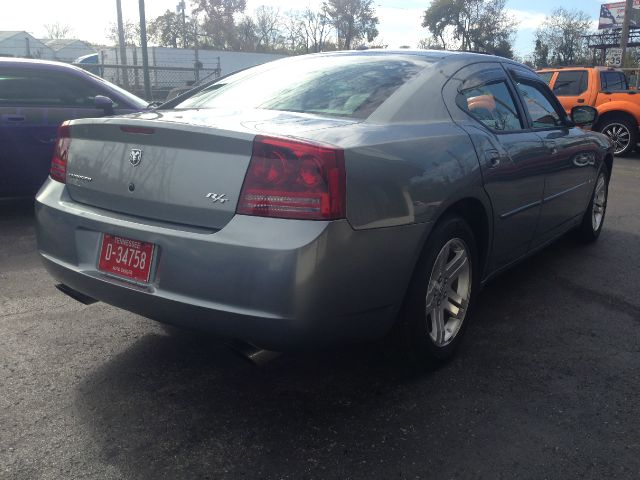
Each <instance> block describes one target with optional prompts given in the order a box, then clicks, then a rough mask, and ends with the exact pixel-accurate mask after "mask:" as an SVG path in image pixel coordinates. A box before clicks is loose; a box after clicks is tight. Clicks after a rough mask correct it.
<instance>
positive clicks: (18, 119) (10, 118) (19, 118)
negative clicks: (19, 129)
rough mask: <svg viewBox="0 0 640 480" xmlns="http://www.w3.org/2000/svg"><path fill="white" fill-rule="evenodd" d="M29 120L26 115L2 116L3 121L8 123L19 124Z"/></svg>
mask: <svg viewBox="0 0 640 480" xmlns="http://www.w3.org/2000/svg"><path fill="white" fill-rule="evenodd" d="M26 119H27V117H25V116H24V115H2V120H4V121H6V122H12V123H18V122H24V121H25V120H26Z"/></svg>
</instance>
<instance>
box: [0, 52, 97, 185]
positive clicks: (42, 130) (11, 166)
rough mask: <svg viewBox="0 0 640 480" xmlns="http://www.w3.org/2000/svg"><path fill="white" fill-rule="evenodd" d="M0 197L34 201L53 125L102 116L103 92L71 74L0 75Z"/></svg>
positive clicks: (34, 70)
mask: <svg viewBox="0 0 640 480" xmlns="http://www.w3.org/2000/svg"><path fill="white" fill-rule="evenodd" d="M0 84H1V86H0V132H1V133H0V136H1V138H0V139H1V140H2V145H3V148H2V149H0V160H1V161H0V195H1V196H24V195H33V194H34V193H35V192H36V191H37V190H38V188H39V187H40V186H41V185H42V183H43V182H44V180H45V179H46V177H47V174H48V171H49V163H50V161H51V155H52V152H53V145H54V142H55V137H56V130H57V128H58V125H60V123H62V122H63V121H65V120H71V119H74V118H85V117H99V116H104V114H105V112H104V110H103V109H99V108H96V107H95V104H94V102H95V96H96V95H104V94H105V92H104V90H100V89H97V88H95V86H93V85H92V84H91V83H89V82H83V81H82V80H81V79H78V78H76V77H75V76H74V75H73V72H71V73H65V72H61V71H50V70H47V69H46V66H43V65H37V67H35V66H31V67H24V68H13V69H9V70H3V71H2V72H1V73H0Z"/></svg>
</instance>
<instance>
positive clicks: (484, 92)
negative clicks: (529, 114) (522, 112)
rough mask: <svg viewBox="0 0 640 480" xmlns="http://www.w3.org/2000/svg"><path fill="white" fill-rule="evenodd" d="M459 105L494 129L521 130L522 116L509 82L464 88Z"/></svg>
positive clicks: (458, 101) (499, 81) (495, 82)
mask: <svg viewBox="0 0 640 480" xmlns="http://www.w3.org/2000/svg"><path fill="white" fill-rule="evenodd" d="M457 103H458V105H459V106H460V108H462V109H463V110H464V111H466V112H467V113H468V114H469V115H471V116H472V117H473V118H475V119H476V120H478V121H479V122H480V123H482V124H484V125H485V126H487V127H489V128H490V129H492V130H498V131H511V130H520V129H521V128H522V124H521V122H520V116H519V115H518V110H517V109H516V106H515V103H514V101H513V98H512V97H511V94H510V93H509V88H508V87H507V84H506V83H505V82H504V81H502V80H496V81H494V82H489V83H487V84H485V85H481V86H477V87H473V88H469V89H466V90H462V91H461V92H460V94H459V95H458V100H457Z"/></svg>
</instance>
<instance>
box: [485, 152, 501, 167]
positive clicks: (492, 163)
mask: <svg viewBox="0 0 640 480" xmlns="http://www.w3.org/2000/svg"><path fill="white" fill-rule="evenodd" d="M485 155H486V157H487V166H488V167H489V168H496V167H497V166H498V165H500V152H498V151H497V150H487V151H486V152H485Z"/></svg>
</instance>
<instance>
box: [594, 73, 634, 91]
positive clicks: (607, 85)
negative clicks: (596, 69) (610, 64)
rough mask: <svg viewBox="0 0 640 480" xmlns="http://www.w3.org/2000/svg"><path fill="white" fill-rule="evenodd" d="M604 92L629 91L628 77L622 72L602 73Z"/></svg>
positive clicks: (601, 79)
mask: <svg viewBox="0 0 640 480" xmlns="http://www.w3.org/2000/svg"><path fill="white" fill-rule="evenodd" d="M600 88H601V89H602V90H628V89H629V86H628V85H627V77H625V76H624V73H622V72H600Z"/></svg>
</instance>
